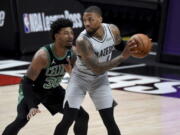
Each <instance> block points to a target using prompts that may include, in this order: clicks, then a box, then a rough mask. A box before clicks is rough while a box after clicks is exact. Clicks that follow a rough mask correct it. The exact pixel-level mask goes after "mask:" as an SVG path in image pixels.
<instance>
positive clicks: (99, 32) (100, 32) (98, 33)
mask: <svg viewBox="0 0 180 135" xmlns="http://www.w3.org/2000/svg"><path fill="white" fill-rule="evenodd" d="M104 33H105V31H104V28H103V26H102V25H101V26H100V27H99V28H98V29H97V31H96V32H95V33H94V34H93V37H95V38H97V39H99V40H102V39H103V37H104Z"/></svg>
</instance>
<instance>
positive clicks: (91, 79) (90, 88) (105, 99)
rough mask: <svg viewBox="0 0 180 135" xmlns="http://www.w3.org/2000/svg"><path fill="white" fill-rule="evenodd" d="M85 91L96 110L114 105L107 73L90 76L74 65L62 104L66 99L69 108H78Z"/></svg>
mask: <svg viewBox="0 0 180 135" xmlns="http://www.w3.org/2000/svg"><path fill="white" fill-rule="evenodd" d="M87 92H88V93H89V96H90V97H91V99H92V101H93V103H94V104H95V106H96V109H97V110H101V109H106V108H110V107H113V106H115V105H116V102H115V101H114V100H113V97H112V91H111V88H110V85H109V81H108V76H107V73H105V74H102V75H98V76H92V75H87V74H85V73H82V72H81V71H78V69H77V68H76V67H74V69H73V71H72V73H71V78H70V81H69V84H68V87H67V89H66V95H65V100H64V104H65V102H66V101H68V104H69V106H70V107H71V108H77V109H79V108H80V105H81V104H82V101H83V99H84V97H85V95H86V93H87Z"/></svg>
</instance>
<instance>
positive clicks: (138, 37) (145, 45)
mask: <svg viewBox="0 0 180 135" xmlns="http://www.w3.org/2000/svg"><path fill="white" fill-rule="evenodd" d="M130 39H134V40H135V42H136V43H137V48H135V49H136V50H138V53H134V54H132V56H133V57H135V58H144V57H145V56H147V55H148V54H149V52H150V51H151V49H152V41H151V39H150V38H149V37H148V36H147V35H145V34H141V33H140V34H135V35H133V36H132V37H131V38H130Z"/></svg>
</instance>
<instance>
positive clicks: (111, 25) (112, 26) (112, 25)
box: [108, 24, 119, 31]
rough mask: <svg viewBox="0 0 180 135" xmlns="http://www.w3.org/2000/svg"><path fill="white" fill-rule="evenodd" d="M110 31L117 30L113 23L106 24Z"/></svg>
mask: <svg viewBox="0 0 180 135" xmlns="http://www.w3.org/2000/svg"><path fill="white" fill-rule="evenodd" d="M108 26H109V28H110V30H111V31H119V28H118V26H117V25H115V24H108Z"/></svg>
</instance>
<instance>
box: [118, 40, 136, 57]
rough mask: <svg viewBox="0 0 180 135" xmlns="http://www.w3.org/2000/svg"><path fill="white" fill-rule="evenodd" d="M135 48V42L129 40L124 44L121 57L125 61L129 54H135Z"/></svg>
mask: <svg viewBox="0 0 180 135" xmlns="http://www.w3.org/2000/svg"><path fill="white" fill-rule="evenodd" d="M136 48H137V43H136V41H135V40H134V39H130V40H129V41H128V42H127V44H126V46H125V48H124V50H123V51H122V53H121V55H122V56H123V57H124V58H125V59H126V58H128V57H129V56H131V54H133V53H137V50H136Z"/></svg>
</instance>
